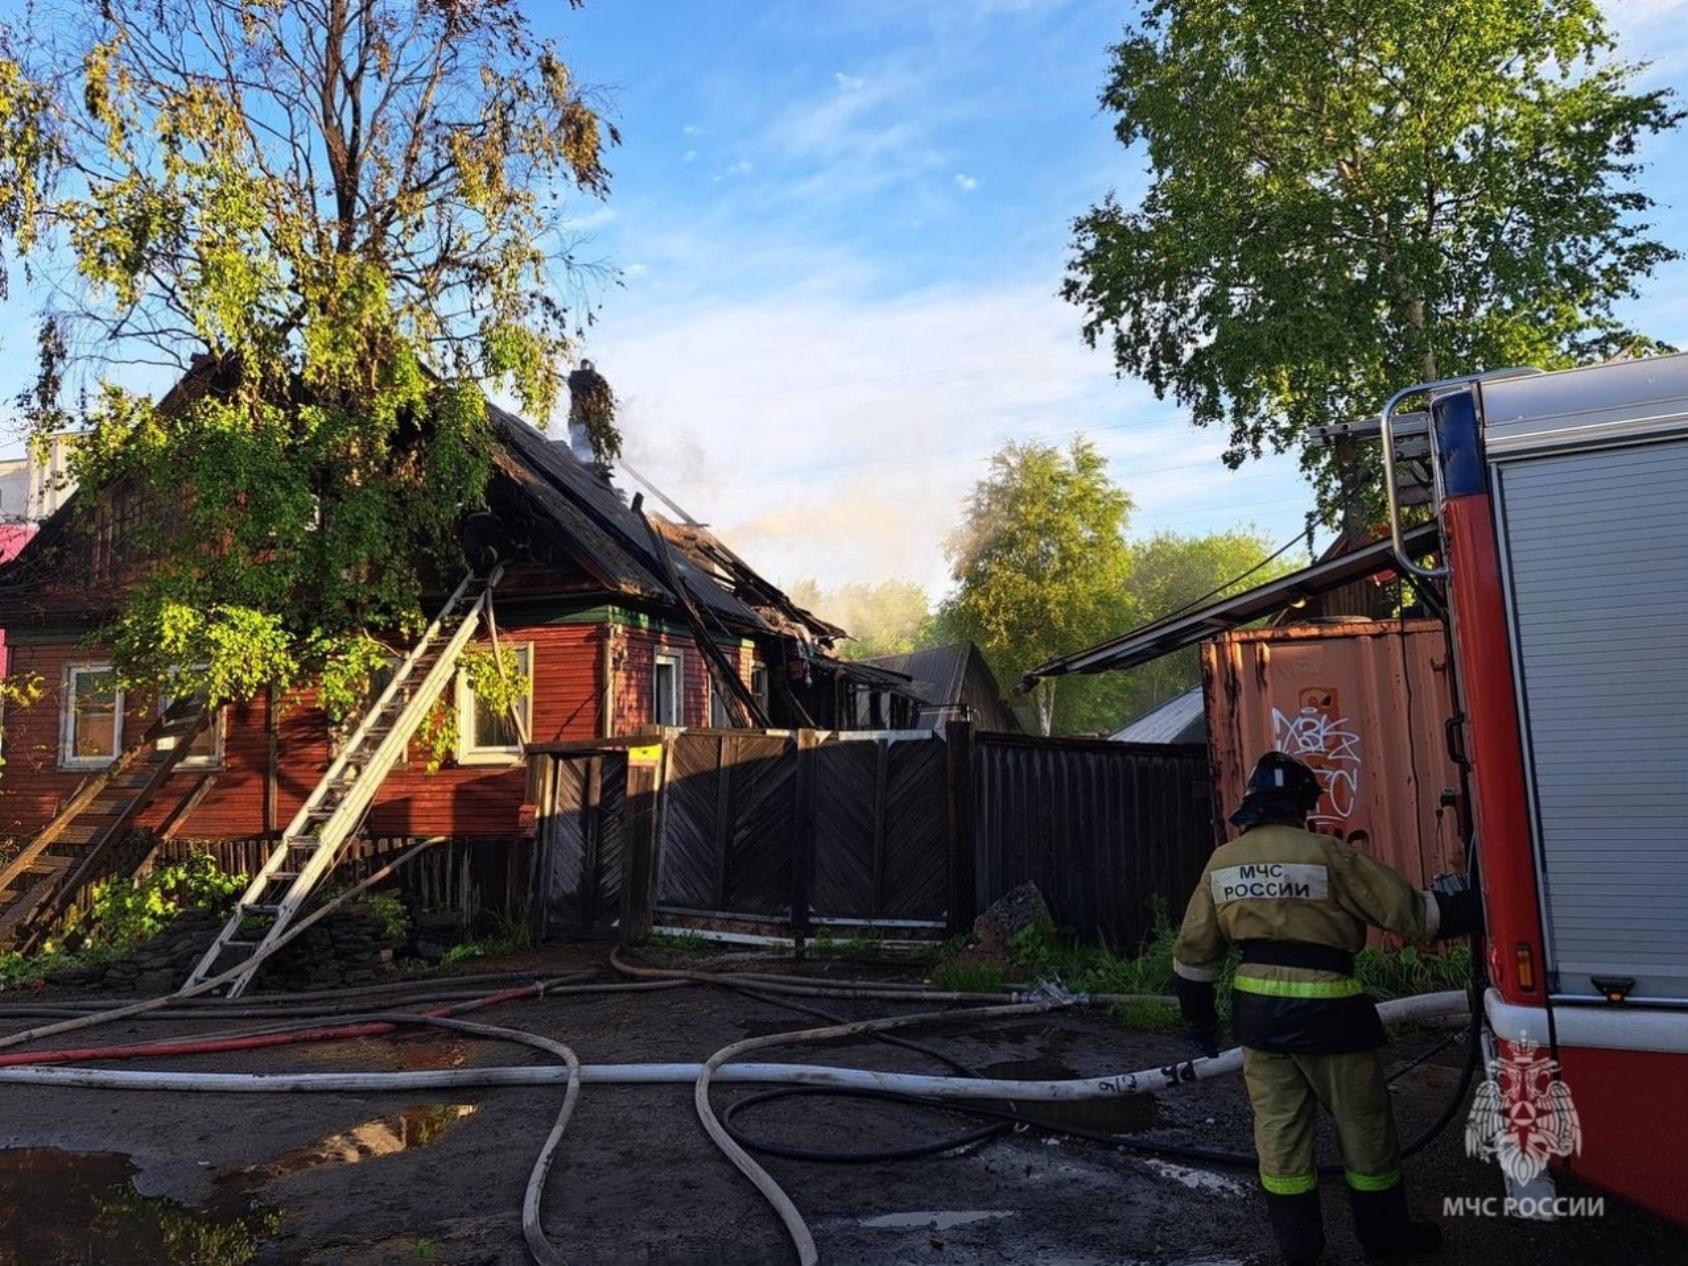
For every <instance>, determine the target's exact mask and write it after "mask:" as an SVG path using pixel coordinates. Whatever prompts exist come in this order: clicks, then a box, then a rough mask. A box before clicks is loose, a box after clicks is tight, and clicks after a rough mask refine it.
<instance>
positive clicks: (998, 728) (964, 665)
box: [859, 642, 1020, 733]
mask: <svg viewBox="0 0 1688 1266" xmlns="http://www.w3.org/2000/svg"><path fill="white" fill-rule="evenodd" d="M859 662H861V663H865V664H872V665H874V666H875V667H878V668H883V669H887V670H888V671H890V672H894V673H901V674H902V675H903V676H905V677H909V678H912V679H913V683H914V685H913V689H912V692H911V693H913V695H914V696H915V697H916V698H918V699H919V700H920V702H921V703H922V704H923V705H924V707H923V709H922V710H923V711H925V710H926V709H930V710H931V711H932V718H931V719H932V720H933V721H934V722H937V721H941V720H943V719H944V715H943V714H944V713H945V712H947V711H955V710H959V709H961V708H963V707H964V708H966V709H967V713H968V716H969V717H970V718H971V719H972V721H973V724H974V725H975V726H976V727H977V728H978V729H981V730H987V731H991V732H993V733H1004V732H1007V733H1012V732H1015V731H1017V730H1018V729H1019V728H1020V724H1019V722H1018V721H1017V720H1015V718H1014V713H1013V711H1012V710H1011V709H1010V708H1009V707H1008V705H1007V704H1006V703H1005V702H1003V698H1002V688H1001V687H1000V686H999V685H998V684H997V680H996V674H995V673H993V672H991V669H990V665H989V664H988V663H986V662H985V657H984V656H983V655H981V654H980V653H979V648H978V647H977V646H975V645H974V644H973V643H972V642H956V643H954V644H953V645H950V646H934V647H930V648H928V649H926V650H923V651H911V652H909V653H908V654H906V655H880V656H877V657H876V658H873V659H868V660H861V661H859Z"/></svg>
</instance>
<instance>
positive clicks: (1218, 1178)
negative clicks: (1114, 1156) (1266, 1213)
mask: <svg viewBox="0 0 1688 1266" xmlns="http://www.w3.org/2000/svg"><path fill="white" fill-rule="evenodd" d="M1143 1163H1144V1164H1145V1165H1147V1166H1148V1167H1149V1168H1150V1169H1152V1170H1154V1171H1155V1172H1156V1173H1157V1174H1159V1175H1161V1176H1162V1177H1163V1178H1170V1179H1172V1180H1173V1181H1174V1182H1181V1183H1183V1184H1184V1185H1185V1186H1186V1187H1188V1188H1189V1189H1190V1190H1191V1191H1201V1192H1206V1193H1208V1194H1209V1195H1215V1196H1246V1195H1247V1194H1248V1188H1247V1187H1246V1186H1244V1185H1243V1184H1242V1183H1240V1182H1238V1181H1237V1180H1236V1179H1235V1178H1227V1177H1225V1175H1224V1174H1216V1173H1214V1172H1213V1171H1212V1170H1211V1169H1191V1168H1190V1167H1189V1166H1188V1165H1178V1164H1174V1163H1173V1162H1172V1161H1167V1160H1161V1159H1160V1158H1159V1157H1158V1156H1145V1157H1143Z"/></svg>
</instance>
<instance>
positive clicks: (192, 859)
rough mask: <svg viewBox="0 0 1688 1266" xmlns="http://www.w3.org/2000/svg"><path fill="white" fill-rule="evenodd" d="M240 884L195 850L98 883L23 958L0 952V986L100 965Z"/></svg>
mask: <svg viewBox="0 0 1688 1266" xmlns="http://www.w3.org/2000/svg"><path fill="white" fill-rule="evenodd" d="M246 883H247V879H246V876H245V875H230V874H227V873H225V872H224V871H222V870H221V869H219V868H218V866H217V862H216V859H215V858H214V857H212V855H211V854H210V853H208V852H205V851H204V850H195V851H194V852H192V853H189V854H188V856H187V857H186V858H184V859H182V860H181V861H176V862H168V863H165V864H164V865H161V866H155V867H153V869H152V870H151V872H150V873H148V874H146V875H144V876H142V877H141V878H139V879H114V880H111V881H109V882H106V883H103V884H99V885H97V886H95V887H94V889H93V895H92V898H91V900H90V901H89V903H88V907H87V909H86V910H85V911H83V913H82V914H81V915H80V916H78V917H76V918H75V919H74V920H73V921H72V922H70V923H69V924H68V925H67V926H66V927H65V929H64V932H63V934H62V936H60V937H55V938H54V939H52V940H49V941H44V942H42V945H41V949H40V950H39V951H38V952H37V953H35V954H32V955H29V956H28V957H25V956H24V955H22V954H19V953H17V952H15V951H13V952H9V953H3V954H0V988H8V987H15V986H18V985H23V984H29V983H33V982H35V981H39V980H40V979H42V978H43V977H45V976H48V975H51V974H52V973H54V972H59V971H70V970H74V969H77V968H88V967H99V966H103V965H104V964H106V963H109V962H111V961H112V960H113V959H114V958H118V957H121V956H122V955H123V954H125V953H127V952H128V951H129V950H131V949H133V948H134V947H135V946H137V945H139V944H141V942H143V941H146V940H149V939H151V938H152V937H153V936H156V935H157V934H158V933H159V932H161V931H163V930H164V929H165V928H166V927H168V926H169V924H170V922H171V921H172V920H173V919H175V918H176V916H177V915H179V914H181V913H183V912H184V911H187V910H210V911H214V912H216V913H218V914H221V913H223V912H224V911H226V910H228V909H229V908H230V907H232V906H233V905H234V902H235V898H237V897H238V896H239V895H240V894H241V892H242V891H244V890H245V888H246ZM72 946H74V950H72V949H71V948H70V947H72Z"/></svg>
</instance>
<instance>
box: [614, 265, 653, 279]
mask: <svg viewBox="0 0 1688 1266" xmlns="http://www.w3.org/2000/svg"><path fill="white" fill-rule="evenodd" d="M650 270H651V269H650V265H649V264H638V263H634V264H629V265H627V267H626V268H623V269H622V270H621V275H622V276H624V277H643V276H644V275H645V274H646V273H648V272H650Z"/></svg>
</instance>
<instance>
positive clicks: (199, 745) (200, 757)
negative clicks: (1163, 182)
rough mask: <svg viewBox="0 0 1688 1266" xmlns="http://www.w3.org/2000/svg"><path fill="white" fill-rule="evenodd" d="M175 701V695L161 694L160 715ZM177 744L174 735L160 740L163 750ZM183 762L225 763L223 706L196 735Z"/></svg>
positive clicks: (198, 667)
mask: <svg viewBox="0 0 1688 1266" xmlns="http://www.w3.org/2000/svg"><path fill="white" fill-rule="evenodd" d="M195 667H196V669H200V670H203V669H204V667H205V665H204V664H197V665H195ZM174 702H175V698H174V696H171V695H160V696H159V700H158V715H159V716H163V715H164V714H165V713H166V712H168V711H169V710H170V705H171V704H172V703H174ZM175 746H176V740H175V738H173V737H170V738H161V739H159V740H158V750H159V751H161V752H168V751H169V750H170V749H171V748H173V747H175ZM181 763H182V765H183V766H184V767H190V768H191V767H193V766H198V767H200V768H202V769H203V768H207V767H209V766H214V765H221V764H222V763H223V710H222V709H221V708H218V709H217V711H216V712H214V713H212V715H211V719H210V720H209V721H207V722H206V724H205V728H204V729H203V730H201V731H200V732H199V733H198V735H197V736H195V738H194V740H193V745H192V746H191V747H189V748H188V750H187V753H186V755H184V756H183V757H182V760H181Z"/></svg>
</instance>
